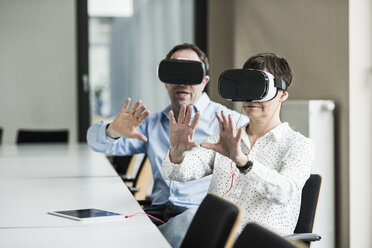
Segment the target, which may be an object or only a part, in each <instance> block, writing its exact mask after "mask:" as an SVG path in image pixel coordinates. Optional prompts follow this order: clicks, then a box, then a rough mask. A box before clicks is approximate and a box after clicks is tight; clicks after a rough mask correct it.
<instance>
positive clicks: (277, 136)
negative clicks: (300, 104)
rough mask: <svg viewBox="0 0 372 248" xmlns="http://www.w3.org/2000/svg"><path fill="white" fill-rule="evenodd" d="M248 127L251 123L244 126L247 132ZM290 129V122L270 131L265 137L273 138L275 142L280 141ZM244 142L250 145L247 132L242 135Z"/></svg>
mask: <svg viewBox="0 0 372 248" xmlns="http://www.w3.org/2000/svg"><path fill="white" fill-rule="evenodd" d="M248 125H249V123H248V124H247V125H245V126H244V130H246V127H247V126H248ZM288 129H289V125H288V122H283V123H281V124H280V125H279V126H277V127H275V128H274V129H272V130H270V132H268V133H266V134H265V135H264V136H263V137H267V138H272V139H274V140H275V141H279V140H281V139H282V138H283V137H284V136H285V135H286V133H287V130H288ZM242 140H243V142H244V143H246V145H247V144H250V142H249V137H248V134H247V132H243V133H242ZM247 146H248V145H247Z"/></svg>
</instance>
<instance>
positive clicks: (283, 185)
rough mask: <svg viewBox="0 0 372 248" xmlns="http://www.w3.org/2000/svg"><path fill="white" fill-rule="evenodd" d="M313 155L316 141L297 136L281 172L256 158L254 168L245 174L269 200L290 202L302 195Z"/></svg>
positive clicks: (284, 159)
mask: <svg viewBox="0 0 372 248" xmlns="http://www.w3.org/2000/svg"><path fill="white" fill-rule="evenodd" d="M314 155H315V149H314V144H313V142H312V141H311V140H310V139H308V138H304V137H302V139H296V140H294V142H293V143H292V146H291V148H290V149H289V150H288V152H287V153H286V155H285V156H284V158H283V160H282V161H281V163H282V167H281V169H280V170H279V171H277V170H275V169H270V168H268V167H266V166H265V165H263V164H261V163H260V162H259V161H256V160H254V158H253V167H252V169H251V170H250V171H249V172H248V173H247V174H246V175H245V180H246V181H247V183H248V184H249V185H250V186H251V187H254V188H255V189H256V190H257V191H258V193H259V194H260V195H261V196H262V197H264V198H265V199H267V200H268V201H271V202H274V203H276V204H287V203H289V202H290V201H292V200H295V199H297V197H298V196H299V195H301V192H302V188H303V186H304V185H305V183H306V180H307V179H308V178H309V176H310V171H311V166H312V163H313V160H314Z"/></svg>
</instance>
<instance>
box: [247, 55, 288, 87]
mask: <svg viewBox="0 0 372 248" xmlns="http://www.w3.org/2000/svg"><path fill="white" fill-rule="evenodd" d="M243 69H255V70H266V71H268V72H270V73H271V74H273V75H274V76H275V77H277V78H279V79H282V80H284V81H285V82H286V83H287V85H288V87H289V86H290V85H291V83H292V79H293V73H292V69H291V67H290V66H289V64H288V61H287V60H286V59H285V58H280V57H278V56H277V55H276V54H274V53H259V54H257V55H254V56H252V57H250V58H249V59H248V60H247V61H246V62H245V63H244V65H243Z"/></svg>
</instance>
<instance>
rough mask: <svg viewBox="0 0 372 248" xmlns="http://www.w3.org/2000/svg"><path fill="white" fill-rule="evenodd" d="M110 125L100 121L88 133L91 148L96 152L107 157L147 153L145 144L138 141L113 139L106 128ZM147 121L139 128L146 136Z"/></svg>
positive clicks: (121, 138)
mask: <svg viewBox="0 0 372 248" xmlns="http://www.w3.org/2000/svg"><path fill="white" fill-rule="evenodd" d="M108 124H110V123H109V122H108V121H99V122H97V123H95V124H93V125H92V126H91V127H89V129H88V132H87V142H88V145H89V147H90V148H91V149H92V150H93V151H96V152H102V153H105V154H106V155H124V156H125V155H131V154H136V153H144V152H145V142H143V141H140V140H138V139H126V138H123V137H120V138H119V139H113V138H111V137H109V136H107V135H106V127H107V125H108ZM145 126H146V120H145V121H144V122H142V124H141V126H140V127H139V132H140V133H142V134H144V135H145V136H146V137H147V134H146V132H145V131H146V128H145Z"/></svg>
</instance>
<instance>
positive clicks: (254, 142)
mask: <svg viewBox="0 0 372 248" xmlns="http://www.w3.org/2000/svg"><path fill="white" fill-rule="evenodd" d="M280 103H281V101H280V102H279V103H278V106H276V108H275V110H274V112H273V114H272V115H271V117H270V120H269V121H268V122H267V124H266V126H265V128H264V129H263V130H262V131H261V133H260V134H259V135H258V136H257V137H256V139H255V140H254V141H253V143H252V145H251V147H250V148H249V151H248V154H247V155H249V153H250V152H251V150H252V148H253V146H254V144H256V141H257V139H258V138H259V137H261V135H262V134H263V132H264V131H265V130H266V128H267V126H268V125H269V123H270V122H271V120H272V119H273V117H274V115H275V113H276V111H277V110H278V108H279V105H280ZM242 112H243V106H242V108H241V110H240V116H241V115H242ZM239 119H240V117H239ZM238 122H239V120H238ZM232 163H233V161H232V160H231V163H230V169H231V174H232V176H231V185H230V188H229V189H228V190H227V191H226V192H225V193H224V194H222V196H225V195H226V194H227V193H229V192H230V190H231V189H232V186H233V183H234V176H235V172H236V169H237V168H235V170H234V171H233V170H232Z"/></svg>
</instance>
